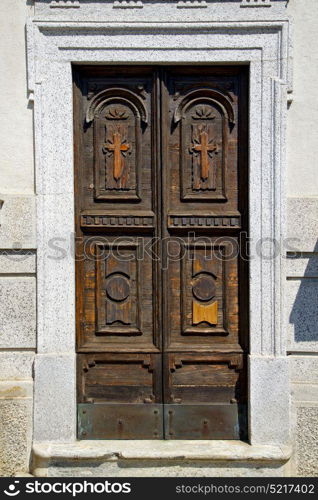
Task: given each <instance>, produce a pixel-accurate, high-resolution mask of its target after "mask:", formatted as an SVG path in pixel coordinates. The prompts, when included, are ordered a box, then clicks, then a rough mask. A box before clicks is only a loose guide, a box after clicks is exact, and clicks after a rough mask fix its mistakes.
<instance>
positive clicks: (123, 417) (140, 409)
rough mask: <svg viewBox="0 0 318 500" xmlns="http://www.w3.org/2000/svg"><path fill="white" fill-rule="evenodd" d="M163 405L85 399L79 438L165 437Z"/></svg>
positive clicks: (80, 420)
mask: <svg viewBox="0 0 318 500" xmlns="http://www.w3.org/2000/svg"><path fill="white" fill-rule="evenodd" d="M162 419H163V417H162V405H160V404H158V405H156V404H109V403H94V404H92V403H81V404H79V405H78V438H79V439H163V421H162Z"/></svg>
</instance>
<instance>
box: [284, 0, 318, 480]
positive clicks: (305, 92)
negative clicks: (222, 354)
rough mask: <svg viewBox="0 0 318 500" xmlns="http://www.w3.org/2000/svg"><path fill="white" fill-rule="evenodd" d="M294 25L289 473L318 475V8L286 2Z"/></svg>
mask: <svg viewBox="0 0 318 500" xmlns="http://www.w3.org/2000/svg"><path fill="white" fill-rule="evenodd" d="M287 11H288V14H289V15H290V16H292V17H293V19H294V32H293V41H294V63H293V66H294V96H293V97H294V98H293V103H292V104H291V107H290V109H289V111H288V124H287V125H288V141H287V157H288V197H289V200H288V209H289V212H288V233H289V237H291V238H297V240H295V241H293V242H292V246H293V247H294V248H296V249H297V252H296V253H294V255H290V258H288V260H287V281H286V315H287V324H288V329H289V352H290V374H291V388H292V412H293V423H294V429H293V435H294V439H295V454H294V457H293V460H292V462H291V470H292V472H293V473H295V474H298V475H300V476H317V475H318V455H317V449H318V447H317V442H318V308H317V295H318V231H317V221H318V175H317V153H316V150H317V146H318V128H317V121H318V99H317V95H315V82H316V81H317V78H318V39H317V32H318V2H317V0H289V3H288V7H287Z"/></svg>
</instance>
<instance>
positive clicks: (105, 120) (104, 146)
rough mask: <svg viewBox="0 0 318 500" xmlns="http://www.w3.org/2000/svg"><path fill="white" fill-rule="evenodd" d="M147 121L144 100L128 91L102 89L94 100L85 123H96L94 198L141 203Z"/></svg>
mask: <svg viewBox="0 0 318 500" xmlns="http://www.w3.org/2000/svg"><path fill="white" fill-rule="evenodd" d="M147 120H148V117H147V111H146V108H145V106H144V103H143V101H142V99H141V98H140V97H139V96H137V95H136V94H134V92H132V91H130V90H128V89H122V88H111V89H107V90H103V91H102V92H100V93H99V94H97V95H96V96H95V97H94V98H93V99H92V101H91V103H90V105H89V107H88V110H87V113H86V122H87V123H90V122H92V121H93V122H94V174H95V175H94V177H95V199H97V200H101V201H103V200H104V201H120V202H122V201H125V200H127V201H133V200H135V201H139V200H140V173H141V172H140V165H141V155H142V151H141V149H142V126H143V125H144V126H145V125H146V123H147ZM142 124H143V125H142Z"/></svg>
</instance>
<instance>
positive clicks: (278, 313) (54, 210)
mask: <svg viewBox="0 0 318 500" xmlns="http://www.w3.org/2000/svg"><path fill="white" fill-rule="evenodd" d="M245 10H246V9H244V11H245ZM256 10H257V9H256ZM265 10H267V9H265ZM27 36H28V77H29V90H30V91H31V92H32V93H34V127H35V163H36V193H37V234H38V257H37V278H38V285H37V313H38V322H37V354H36V358H35V368H34V373H35V398H34V437H33V439H34V450H36V453H37V454H38V455H41V453H42V452H43V456H45V454H46V455H47V456H48V455H52V454H54V453H57V454H60V455H63V453H66V454H67V453H71V451H70V450H73V453H74V454H75V455H76V453H77V452H76V449H77V448H78V447H79V446H80V443H79V442H77V441H76V369H75V265H74V258H73V255H72V240H73V237H74V193H73V186H74V182H73V170H74V166H73V106H72V64H85V63H87V64H125V63H129V64H133V63H136V64H143V63H144V64H165V65H167V64H188V63H189V64H193V63H194V64H206V63H208V64H222V65H224V64H245V65H246V64H247V65H249V68H250V82H249V85H250V92H249V93H250V95H249V176H250V206H249V211H250V237H251V240H252V242H253V245H254V243H255V242H257V241H260V240H262V239H263V241H264V238H265V239H268V240H267V241H272V240H276V241H277V242H278V244H280V243H281V242H282V239H283V238H284V235H285V204H286V196H285V179H286V174H285V166H286V158H285V136H286V131H285V123H286V113H287V92H288V90H290V70H289V67H290V65H289V60H290V54H289V46H290V44H289V38H290V34H289V22H288V20H286V19H283V20H278V21H277V20H275V21H274V20H271V21H251V20H249V21H233V22H229V21H226V22H221V21H219V22H197V23H195V24H191V23H187V24H184V23H182V22H176V23H174V22H158V23H153V22H138V23H137V22H133V23H124V22H115V23H114V22H88V21H83V20H82V21H76V20H73V21H67V22H66V21H65V20H63V21H56V20H55V21H52V20H50V21H47V20H45V21H43V20H39V19H36V18H34V19H31V20H30V22H29V25H28V30H27ZM54 246H59V247H61V248H62V249H63V250H59V251H58V250H56V249H54V248H53V247H54ZM254 247H255V245H254ZM52 256H55V257H56V256H58V257H59V258H52ZM284 276H285V274H284V259H283V253H282V251H281V252H280V255H279V256H278V257H276V258H275V259H268V258H266V255H256V254H255V255H254V256H253V258H251V261H250V354H249V362H248V365H249V369H248V371H249V443H250V446H247V447H245V448H244V450H245V451H244V452H242V453H243V456H244V457H245V458H246V457H249V458H250V459H253V457H254V458H255V456H257V457H258V458H260V457H267V458H270V457H272V459H273V460H274V459H275V460H277V457H280V458H282V457H286V456H287V455H286V446H287V447H288V445H289V443H290V438H289V434H290V416H289V413H290V396H289V375H288V360H287V355H286V335H287V330H286V326H285V324H284V315H283V311H284V305H283V300H284V291H283V282H284ZM86 443H87V442H86ZM89 444H90V446H92V447H93V448H94V446H97V444H96V442H95V444H94V443H93V442H92V443H89ZM135 444H136V445H138V443H135ZM140 444H142V447H139V448H140V450H142V451H139V452H138V453H137V454H138V457H139V458H142V457H146V458H149V457H152V456H158V454H159V456H161V453H162V451H160V450H162V449H163V448H162V446H163V445H162V443H159V444H158V442H156V441H144V442H143V443H140ZM230 444H231V448H230V450H231V451H229V448H228V445H227V447H226V448H224V443H223V444H222V442H211V443H207V442H206V441H205V442H202V449H201V452H202V453H201V455H200V453H198V452H197V455H198V456H201V458H202V454H203V455H204V457H205V458H208V459H211V460H212V459H215V458H217V457H218V458H220V457H222V456H235V455H236V451H237V450H240V449H241V448H240V446H241V444H240V443H239V442H236V443H235V442H231V443H230ZM189 445H190V443H189V441H184V442H183V441H179V442H178V446H177V448H178V456H180V454H181V455H183V456H184V457H185V458H187V457H189V456H191V451H190V448H191V447H189ZM54 446H59V452H57V451H56V449H55V451H54ZM99 446H102V449H106V448H107V450H111V452H113V453H116V452H117V451H118V450H120V449H122V448H123V446H124V447H126V448H125V449H128V450H129V446H130V445H129V443H126V444H125V443H120V442H118V441H109V442H103V443H101V442H99ZM198 446H199V442H196V448H195V449H196V450H198ZM41 447H42V448H41ZM103 447H104V448H103ZM222 447H223V448H222ZM260 447H261V448H260ZM93 448H92V449H93ZM99 449H101V448H99ZM169 449H172V448H171V445H170V448H169ZM41 450H42V451H41ZM63 450H64V451H63ZM96 450H97V448H96ZM222 450H223V451H222ZM260 450H264V451H260ZM266 450H267V451H266ZM282 450H285V451H282ZM171 453H172V454H173V451H171ZM222 453H223V455H222ZM240 453H241V452H240ZM240 453H239V454H240ZM92 454H93V456H95V455H94V453H93V452H92ZM96 454H97V451H96ZM128 455H129V453H128ZM163 456H164V452H163ZM169 456H170V455H169Z"/></svg>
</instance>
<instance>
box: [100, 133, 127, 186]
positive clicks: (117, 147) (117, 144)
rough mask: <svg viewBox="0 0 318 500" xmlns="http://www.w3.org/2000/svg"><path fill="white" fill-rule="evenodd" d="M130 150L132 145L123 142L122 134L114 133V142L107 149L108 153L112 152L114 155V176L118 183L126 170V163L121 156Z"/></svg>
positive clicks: (106, 146)
mask: <svg viewBox="0 0 318 500" xmlns="http://www.w3.org/2000/svg"><path fill="white" fill-rule="evenodd" d="M129 148H130V145H129V144H127V143H125V142H123V140H122V138H121V134H120V133H119V132H114V134H113V142H112V143H111V144H109V143H108V144H106V145H105V149H107V151H112V152H113V153H114V168H113V175H114V179H115V180H116V181H118V180H119V179H120V178H121V176H122V174H123V169H124V162H123V160H122V157H121V154H122V152H126V151H128V150H129Z"/></svg>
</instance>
